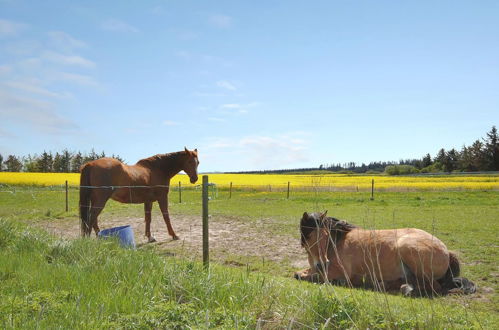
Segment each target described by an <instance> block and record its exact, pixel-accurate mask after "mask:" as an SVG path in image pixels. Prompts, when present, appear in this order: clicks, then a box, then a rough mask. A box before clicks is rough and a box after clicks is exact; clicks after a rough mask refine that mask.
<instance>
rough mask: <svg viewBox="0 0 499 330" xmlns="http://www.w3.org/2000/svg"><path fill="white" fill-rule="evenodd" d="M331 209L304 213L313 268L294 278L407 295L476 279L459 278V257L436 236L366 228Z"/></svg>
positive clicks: (455, 287)
mask: <svg viewBox="0 0 499 330" xmlns="http://www.w3.org/2000/svg"><path fill="white" fill-rule="evenodd" d="M326 213H327V212H325V213H323V214H321V213H311V214H308V213H306V212H305V213H304V214H303V217H302V219H301V222H300V232H301V245H302V246H303V247H304V248H305V249H306V251H307V254H308V261H309V264H310V268H308V269H305V270H302V271H299V272H296V273H295V278H297V279H301V280H308V281H313V282H316V281H318V282H331V283H337V284H346V285H348V286H350V287H366V288H372V289H375V290H381V291H392V290H400V291H401V292H402V293H403V294H404V295H406V296H411V295H425V296H431V295H433V294H439V295H441V294H448V293H464V294H470V293H474V292H475V291H476V287H475V284H473V283H472V282H471V281H469V280H467V279H465V278H459V277H458V276H459V271H460V266H459V261H458V259H457V257H456V255H455V254H454V253H452V252H450V251H449V250H447V247H446V246H445V245H444V243H442V242H441V241H440V240H439V239H438V238H436V237H435V236H433V235H431V234H429V233H427V232H425V231H423V230H420V229H414V228H403V229H389V230H364V229H361V228H358V227H356V226H354V225H352V224H349V223H347V222H345V221H341V220H338V219H335V218H331V217H327V216H326Z"/></svg>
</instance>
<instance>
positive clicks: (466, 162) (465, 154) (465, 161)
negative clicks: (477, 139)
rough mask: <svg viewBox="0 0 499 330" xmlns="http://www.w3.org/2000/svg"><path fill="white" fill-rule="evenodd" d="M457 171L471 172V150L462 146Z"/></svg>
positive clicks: (472, 169)
mask: <svg viewBox="0 0 499 330" xmlns="http://www.w3.org/2000/svg"><path fill="white" fill-rule="evenodd" d="M459 169H460V170H462V171H464V172H472V171H474V168H473V155H472V152H471V148H469V147H466V146H463V148H462V149H461V158H460V160H459Z"/></svg>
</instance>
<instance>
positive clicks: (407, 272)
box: [400, 263, 442, 297]
mask: <svg viewBox="0 0 499 330" xmlns="http://www.w3.org/2000/svg"><path fill="white" fill-rule="evenodd" d="M402 269H403V271H404V277H405V278H404V279H403V282H404V284H402V285H401V286H400V291H401V292H402V294H403V295H404V296H426V297H431V296H433V295H434V294H440V293H441V291H442V288H441V286H440V284H439V283H438V282H437V281H436V280H432V279H425V278H418V277H416V275H415V274H414V273H413V272H412V270H411V269H410V268H409V267H408V266H407V265H406V264H404V263H402Z"/></svg>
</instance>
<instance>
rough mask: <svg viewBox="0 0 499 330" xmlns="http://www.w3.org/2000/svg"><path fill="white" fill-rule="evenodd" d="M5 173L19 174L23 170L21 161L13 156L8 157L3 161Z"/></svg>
mask: <svg viewBox="0 0 499 330" xmlns="http://www.w3.org/2000/svg"><path fill="white" fill-rule="evenodd" d="M5 167H6V168H7V172H20V171H21V169H22V168H23V164H22V163H21V161H20V160H19V159H18V158H17V157H16V156H14V155H9V156H8V157H7V160H6V161H5Z"/></svg>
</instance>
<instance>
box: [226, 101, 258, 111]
mask: <svg viewBox="0 0 499 330" xmlns="http://www.w3.org/2000/svg"><path fill="white" fill-rule="evenodd" d="M259 104H260V103H258V102H251V103H247V104H239V103H227V104H222V105H221V106H220V108H221V109H222V110H229V111H231V112H233V111H236V112H238V113H248V111H249V109H251V108H254V107H256V106H258V105H259Z"/></svg>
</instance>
